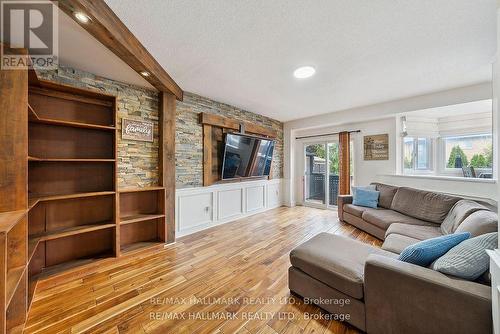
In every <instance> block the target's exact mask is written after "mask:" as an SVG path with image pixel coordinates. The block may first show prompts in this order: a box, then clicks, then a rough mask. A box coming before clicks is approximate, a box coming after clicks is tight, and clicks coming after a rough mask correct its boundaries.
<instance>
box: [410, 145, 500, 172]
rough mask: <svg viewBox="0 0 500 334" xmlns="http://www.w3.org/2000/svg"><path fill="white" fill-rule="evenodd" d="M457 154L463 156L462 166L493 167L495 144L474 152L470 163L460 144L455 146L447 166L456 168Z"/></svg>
mask: <svg viewBox="0 0 500 334" xmlns="http://www.w3.org/2000/svg"><path fill="white" fill-rule="evenodd" d="M457 155H460V156H461V157H462V166H471V167H474V168H491V167H492V166H493V146H492V145H491V144H490V145H488V147H486V148H485V149H484V152H483V153H476V154H474V155H473V156H472V158H471V160H470V163H469V161H468V159H467V156H466V155H465V153H464V151H463V150H462V149H461V148H460V146H458V145H457V146H454V147H453V148H452V150H451V153H450V156H449V158H448V164H447V166H446V167H448V168H455V159H456V157H457ZM405 165H406V162H405Z"/></svg>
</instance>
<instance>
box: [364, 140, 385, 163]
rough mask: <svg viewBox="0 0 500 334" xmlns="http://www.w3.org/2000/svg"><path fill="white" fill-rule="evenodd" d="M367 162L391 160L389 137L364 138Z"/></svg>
mask: <svg viewBox="0 0 500 334" xmlns="http://www.w3.org/2000/svg"><path fill="white" fill-rule="evenodd" d="M363 139H364V140H363V141H364V151H365V152H364V153H365V154H364V156H365V160H389V135H388V134H383V135H373V136H364V138H363Z"/></svg>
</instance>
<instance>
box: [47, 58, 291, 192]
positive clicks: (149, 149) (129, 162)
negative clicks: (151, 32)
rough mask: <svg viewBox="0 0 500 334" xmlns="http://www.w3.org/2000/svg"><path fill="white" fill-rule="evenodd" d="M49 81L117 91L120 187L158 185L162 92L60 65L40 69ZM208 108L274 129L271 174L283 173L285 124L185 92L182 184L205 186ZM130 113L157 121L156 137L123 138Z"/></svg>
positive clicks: (180, 106)
mask: <svg viewBox="0 0 500 334" xmlns="http://www.w3.org/2000/svg"><path fill="white" fill-rule="evenodd" d="M38 75H39V76H40V77H41V78H43V79H47V80H52V81H56V82H60V83H63V84H67V85H72V86H76V87H82V88H89V89H98V90H100V91H103V92H105V93H109V94H112V95H116V96H117V97H118V98H117V102H118V113H117V131H118V135H117V149H118V152H117V154H118V186H119V187H120V188H125V187H147V186H151V185H157V184H158V147H159V146H158V94H157V92H156V91H154V90H149V89H146V88H142V87H138V86H135V85H130V84H126V83H122V82H118V81H115V80H111V79H107V78H103V77H99V76H96V75H94V74H91V73H88V72H85V71H81V70H77V69H73V68H69V67H63V66H59V69H58V70H55V71H44V72H38ZM200 112H208V113H213V114H218V115H221V116H225V117H229V118H233V119H237V120H243V121H247V122H252V123H255V124H259V125H261V126H265V127H268V128H271V129H274V130H276V131H277V133H278V138H277V140H276V147H275V150H274V159H273V166H272V175H273V177H274V178H282V177H283V123H281V122H279V121H276V120H273V119H271V118H268V117H265V116H261V115H257V114H254V113H251V112H248V111H245V110H241V109H238V108H236V107H233V106H230V105H228V104H224V103H220V102H216V101H212V100H210V99H208V98H205V97H202V96H199V95H196V94H192V93H188V92H185V94H184V101H182V102H179V101H177V113H176V133H175V137H176V138H175V150H176V152H175V162H176V186H177V187H178V188H185V187H198V186H202V185H203V131H202V126H201V125H200V124H199V123H198V114H199V113H200ZM123 117H125V118H131V119H137V120H146V121H150V122H153V123H154V124H155V127H154V141H153V142H152V143H149V142H140V141H132V140H122V139H121V119H122V118H123Z"/></svg>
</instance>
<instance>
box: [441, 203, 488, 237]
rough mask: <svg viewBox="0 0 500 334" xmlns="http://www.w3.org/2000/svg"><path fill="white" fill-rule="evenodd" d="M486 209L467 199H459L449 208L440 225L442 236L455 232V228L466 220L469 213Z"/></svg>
mask: <svg viewBox="0 0 500 334" xmlns="http://www.w3.org/2000/svg"><path fill="white" fill-rule="evenodd" d="M486 209H487V208H486V207H485V206H483V205H481V204H479V203H477V202H474V201H471V200H469V199H461V200H460V201H458V202H456V203H455V205H453V207H452V208H451V210H450V212H449V213H448V215H447V216H446V218H445V219H444V221H443V223H442V224H441V231H442V232H443V234H450V233H453V232H455V230H456V229H457V227H458V226H459V225H460V224H461V223H462V222H463V221H464V219H465V218H467V217H468V216H469V215H470V214H471V213H473V212H475V211H479V210H486Z"/></svg>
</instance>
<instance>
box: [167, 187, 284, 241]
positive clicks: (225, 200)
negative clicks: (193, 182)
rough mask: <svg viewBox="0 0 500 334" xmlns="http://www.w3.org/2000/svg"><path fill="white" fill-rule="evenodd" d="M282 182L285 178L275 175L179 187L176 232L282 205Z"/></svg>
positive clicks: (180, 234)
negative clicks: (261, 178)
mask: <svg viewBox="0 0 500 334" xmlns="http://www.w3.org/2000/svg"><path fill="white" fill-rule="evenodd" d="M282 184H283V182H282V179H273V180H258V181H247V182H235V183H226V184H217V185H212V186H209V187H198V188H183V189H177V190H176V192H175V201H176V205H175V225H176V226H175V228H176V236H177V237H181V236H184V235H187V234H191V233H194V232H197V231H201V230H204V229H207V228H210V227H214V226H217V225H220V224H224V223H228V222H231V221H234V220H236V219H240V218H243V217H247V216H250V215H254V214H256V213H260V212H264V211H266V210H270V209H273V208H276V207H279V206H281V205H283V190H282Z"/></svg>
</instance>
